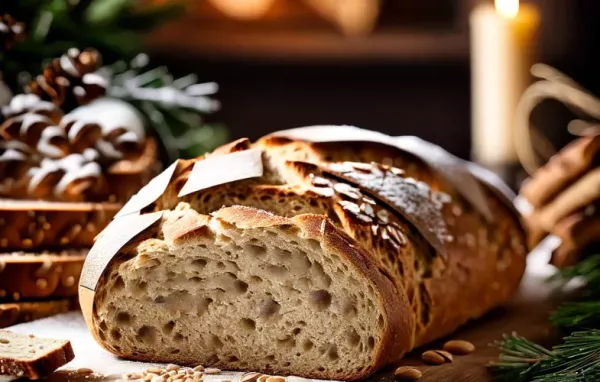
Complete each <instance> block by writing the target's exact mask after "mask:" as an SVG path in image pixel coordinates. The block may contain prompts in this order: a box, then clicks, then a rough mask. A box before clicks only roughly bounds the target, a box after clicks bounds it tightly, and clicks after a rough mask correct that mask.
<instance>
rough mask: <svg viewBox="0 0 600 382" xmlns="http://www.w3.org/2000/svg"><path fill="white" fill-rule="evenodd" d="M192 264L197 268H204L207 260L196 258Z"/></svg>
mask: <svg viewBox="0 0 600 382" xmlns="http://www.w3.org/2000/svg"><path fill="white" fill-rule="evenodd" d="M191 266H192V267H194V268H196V269H197V270H203V269H204V267H205V266H206V260H204V259H196V260H194V261H192V262H191Z"/></svg>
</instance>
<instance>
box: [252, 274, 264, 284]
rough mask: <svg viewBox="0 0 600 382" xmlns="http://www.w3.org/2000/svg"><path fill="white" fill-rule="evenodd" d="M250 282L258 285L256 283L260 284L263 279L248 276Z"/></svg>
mask: <svg viewBox="0 0 600 382" xmlns="http://www.w3.org/2000/svg"><path fill="white" fill-rule="evenodd" d="M250 281H252V282H253V283H257V284H258V283H262V281H263V279H262V278H260V277H258V276H250Z"/></svg>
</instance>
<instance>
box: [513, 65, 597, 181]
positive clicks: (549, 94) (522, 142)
mask: <svg viewBox="0 0 600 382" xmlns="http://www.w3.org/2000/svg"><path fill="white" fill-rule="evenodd" d="M531 74H532V75H533V76H534V77H536V78H539V79H540V80H541V81H538V82H536V83H534V84H532V85H531V86H529V87H528V88H527V89H526V90H525V92H524V93H523V95H522V97H521V99H520V100H519V103H518V105H517V109H516V113H515V148H516V151H517V156H518V158H519V161H520V162H521V164H522V165H523V168H524V169H525V171H527V172H528V173H529V174H530V175H531V174H533V173H534V172H535V171H536V170H537V169H539V168H540V167H541V166H542V165H544V163H545V162H546V161H547V160H548V159H550V157H552V155H554V154H556V152H557V150H556V149H555V148H554V147H552V144H551V143H550V141H549V140H548V139H547V138H546V137H545V136H544V134H543V133H542V132H541V131H539V130H538V129H536V127H535V126H533V125H532V124H531V121H530V117H531V112H532V111H533V110H534V109H535V108H536V106H538V105H539V104H540V103H541V102H542V101H544V100H546V99H555V100H557V101H560V102H562V103H563V104H564V105H565V106H566V107H568V108H569V109H571V110H572V111H574V112H580V113H583V114H585V115H587V116H588V117H590V118H592V119H594V120H595V121H585V120H581V119H575V120H573V121H571V123H569V125H568V127H567V129H568V131H569V132H570V133H571V134H574V135H588V134H591V133H593V132H597V131H598V130H599V129H600V99H598V98H597V97H595V96H594V95H592V94H591V93H590V92H589V91H588V90H586V89H584V88H583V87H581V86H580V85H579V84H578V83H577V82H575V81H574V80H573V79H571V78H570V77H568V76H567V75H565V74H564V73H561V72H560V71H558V70H556V69H554V68H552V67H550V66H548V65H545V64H535V65H533V66H532V67H531Z"/></svg>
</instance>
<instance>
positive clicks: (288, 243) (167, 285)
mask: <svg viewBox="0 0 600 382" xmlns="http://www.w3.org/2000/svg"><path fill="white" fill-rule="evenodd" d="M165 216H166V218H165V221H164V222H163V223H162V225H161V227H160V228H159V230H158V231H159V232H157V234H156V235H155V238H152V239H148V240H145V241H144V242H142V243H141V244H139V245H137V246H134V248H133V249H131V251H130V252H129V253H124V254H122V257H121V258H120V260H119V259H118V260H117V261H115V262H113V263H112V264H111V265H110V266H109V268H108V269H107V271H105V273H104V275H103V277H102V279H101V280H100V283H99V286H98V288H97V293H96V298H95V315H94V325H93V326H94V328H93V330H94V331H95V333H94V334H95V336H96V337H97V338H98V339H99V341H100V342H101V344H102V345H103V346H104V347H105V348H107V349H108V350H109V351H111V352H113V353H115V354H117V355H119V356H122V357H125V358H130V359H137V360H144V361H156V362H172V363H178V364H199V363H200V364H204V365H212V366H216V367H220V368H223V369H229V370H237V369H239V370H241V369H250V370H257V371H263V372H268V373H276V374H294V375H300V376H304V377H312V378H329V379H346V380H349V379H358V378H362V377H364V376H366V375H369V374H371V373H373V372H374V371H375V370H376V369H377V368H379V367H381V366H383V365H384V364H387V363H389V362H391V361H394V360H396V359H398V358H399V357H401V356H402V355H403V354H404V353H405V352H406V351H407V350H408V349H410V348H411V346H412V342H413V334H414V318H413V315H412V312H411V311H410V306H409V303H408V301H407V299H406V296H405V293H404V291H403V290H401V291H397V290H396V288H395V287H394V286H393V285H392V283H391V282H390V281H389V280H388V279H387V278H386V277H385V276H384V275H382V274H381V273H380V272H379V271H378V270H377V269H376V267H375V266H374V264H373V263H372V261H371V260H370V259H369V258H368V256H366V255H365V254H364V253H363V252H362V250H361V249H360V247H359V246H357V245H355V243H354V241H353V240H352V239H351V238H350V237H348V236H347V235H346V234H345V233H343V232H342V231H341V230H339V229H338V228H336V227H334V226H333V225H332V224H331V223H330V222H329V221H328V220H327V218H326V217H324V216H320V215H299V216H296V217H294V218H284V217H280V216H277V215H274V214H271V213H268V212H266V211H262V210H258V209H254V208H249V207H241V206H234V207H229V208H224V209H222V210H220V211H217V212H216V213H214V214H213V216H212V217H210V216H207V215H200V214H198V213H197V212H195V211H193V210H185V211H177V210H175V211H170V212H167V213H165Z"/></svg>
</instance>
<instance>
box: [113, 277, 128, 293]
mask: <svg viewBox="0 0 600 382" xmlns="http://www.w3.org/2000/svg"><path fill="white" fill-rule="evenodd" d="M123 288H125V282H124V281H123V278H122V277H121V276H119V277H118V278H117V279H116V280H115V284H114V285H113V288H112V289H113V291H115V292H117V291H120V290H122V289H123Z"/></svg>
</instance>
